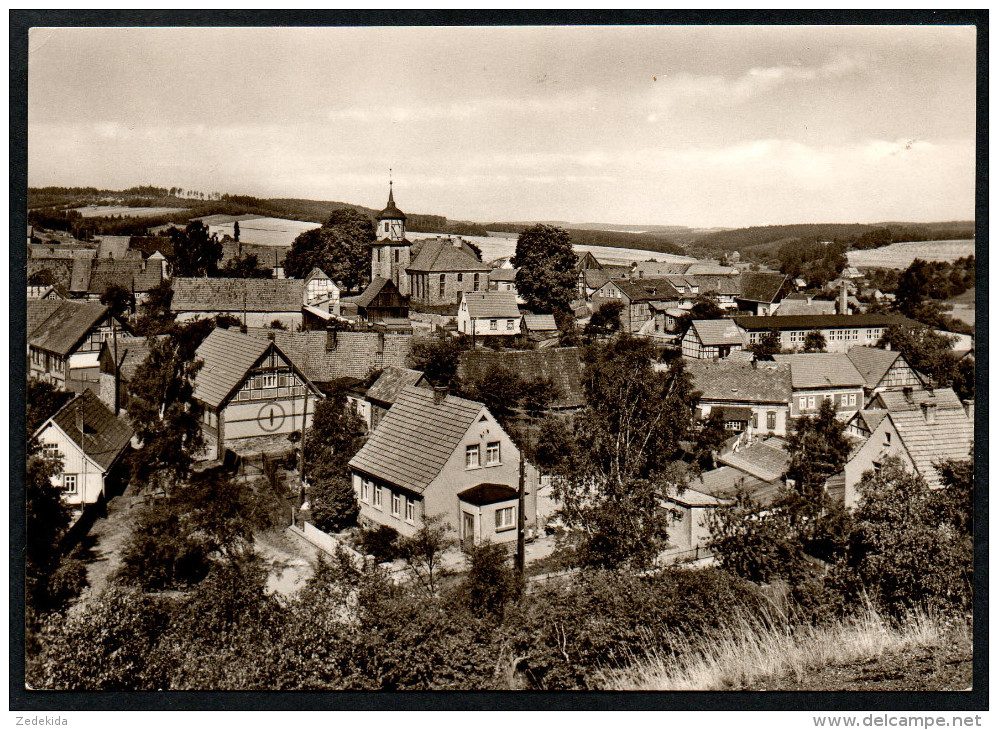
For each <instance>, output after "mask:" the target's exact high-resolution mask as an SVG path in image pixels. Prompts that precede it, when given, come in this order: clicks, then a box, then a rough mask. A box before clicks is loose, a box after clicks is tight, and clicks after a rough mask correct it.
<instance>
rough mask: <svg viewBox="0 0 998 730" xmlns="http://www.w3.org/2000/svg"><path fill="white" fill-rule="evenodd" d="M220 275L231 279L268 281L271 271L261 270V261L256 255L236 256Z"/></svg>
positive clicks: (220, 271)
mask: <svg viewBox="0 0 998 730" xmlns="http://www.w3.org/2000/svg"><path fill="white" fill-rule="evenodd" d="M218 273H219V275H220V276H224V277H226V278H229V279H268V278H270V271H269V270H267V269H263V268H260V259H259V257H258V256H257V255H256V254H255V253H249V254H246V255H244V256H234V257H233V258H231V259H229V260H228V261H227V262H226V264H225V266H223V267H222V268H221V269H220V270H219V272H218Z"/></svg>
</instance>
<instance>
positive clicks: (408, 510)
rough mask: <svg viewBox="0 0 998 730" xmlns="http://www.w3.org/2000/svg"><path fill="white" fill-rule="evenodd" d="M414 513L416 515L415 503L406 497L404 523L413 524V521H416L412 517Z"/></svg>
mask: <svg viewBox="0 0 998 730" xmlns="http://www.w3.org/2000/svg"><path fill="white" fill-rule="evenodd" d="M415 513H416V503H415V502H413V501H412V500H411V499H409V498H408V497H406V500H405V521H406V522H414V521H415V519H416V518H415V516H414V515H415Z"/></svg>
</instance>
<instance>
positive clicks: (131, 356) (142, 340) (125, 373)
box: [101, 335, 169, 381]
mask: <svg viewBox="0 0 998 730" xmlns="http://www.w3.org/2000/svg"><path fill="white" fill-rule="evenodd" d="M168 336H169V335H156V336H154V337H137V336H132V335H124V336H121V335H119V336H118V361H119V362H118V372H119V374H120V375H121V378H122V380H126V381H127V380H131V379H132V378H133V377H135V370H136V369H137V368H138V367H139V365H141V364H142V363H143V362H144V361H145V359H146V358H147V357H148V356H149V350H150V349H151V348H152V345H153V343H155V342H156V341H158V340H162V339H163V338H165V337H168ZM101 353H102V356H106V357H108V358H109V360H108V362H111V363H113V362H114V341H113V339H110V338H109V339H107V340H104V343H103V344H102V345H101ZM104 353H106V355H104Z"/></svg>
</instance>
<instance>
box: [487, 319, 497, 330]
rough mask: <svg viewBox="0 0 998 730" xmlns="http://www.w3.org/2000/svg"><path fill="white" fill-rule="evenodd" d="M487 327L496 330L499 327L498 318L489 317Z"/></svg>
mask: <svg viewBox="0 0 998 730" xmlns="http://www.w3.org/2000/svg"><path fill="white" fill-rule="evenodd" d="M489 329H490V330H497V329H499V320H498V319H490V320H489Z"/></svg>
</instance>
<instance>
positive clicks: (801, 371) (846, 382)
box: [773, 352, 866, 420]
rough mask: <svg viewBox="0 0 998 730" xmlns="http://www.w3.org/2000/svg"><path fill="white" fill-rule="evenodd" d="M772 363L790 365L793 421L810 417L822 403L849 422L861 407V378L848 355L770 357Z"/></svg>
mask: <svg viewBox="0 0 998 730" xmlns="http://www.w3.org/2000/svg"><path fill="white" fill-rule="evenodd" d="M773 360H774V361H776V362H778V363H784V364H786V365H789V366H790V373H791V379H792V382H793V389H794V392H793V399H792V400H791V402H790V415H791V416H792V417H793V418H798V417H800V416H811V415H814V414H815V413H817V412H818V409H819V408H820V407H821V404H822V403H823V402H824V401H830V402H831V404H832V405H833V406H834V407H835V414H836V416H838V417H839V418H841V419H846V420H847V419H849V418H850V417H851V416H852V415H853V414H854V413H855V412H856V411H858V410H859V409H860V408H862V407H863V386H864V384H865V382H866V381H865V379H864V377H863V375H862V374H860V372H859V370H857V369H856V366H855V365H853V364H852V360H850V359H849V356H848V355H844V354H842V353H838V352H809V353H799V354H795V355H773Z"/></svg>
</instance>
